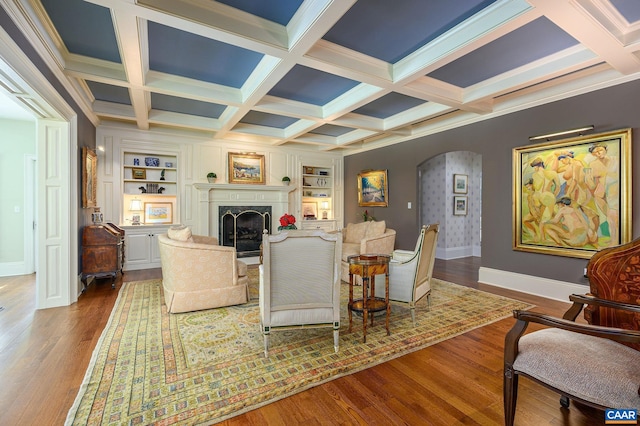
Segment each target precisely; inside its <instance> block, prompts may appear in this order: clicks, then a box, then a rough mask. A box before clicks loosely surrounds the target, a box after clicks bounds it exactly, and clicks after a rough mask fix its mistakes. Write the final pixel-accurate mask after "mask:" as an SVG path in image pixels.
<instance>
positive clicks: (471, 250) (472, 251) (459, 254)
mask: <svg viewBox="0 0 640 426" xmlns="http://www.w3.org/2000/svg"><path fill="white" fill-rule="evenodd" d="M477 252H479V250H476V248H475V247H473V246H466V247H452V248H441V247H436V259H442V260H451V259H461V258H463V257H470V256H477V257H480V256H478V255H477V254H476V253H477Z"/></svg>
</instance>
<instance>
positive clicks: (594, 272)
mask: <svg viewBox="0 0 640 426" xmlns="http://www.w3.org/2000/svg"><path fill="white" fill-rule="evenodd" d="M587 276H588V277H589V286H590V289H589V290H590V292H591V294H592V295H593V296H595V297H597V298H600V299H605V300H613V301H616V302H621V303H629V304H632V305H640V238H639V239H637V240H635V241H632V242H631V243H628V244H623V245H621V246H617V247H612V248H609V249H605V250H601V251H599V252H597V253H596V254H595V255H593V257H592V258H591V260H589V263H588V264H587ZM584 317H585V319H586V320H587V322H588V323H589V324H593V325H601V326H605V327H616V328H624V329H627V330H640V313H638V312H629V311H620V310H615V309H611V308H608V307H602V306H595V305H590V306H587V308H585V310H584ZM626 344H627V345H629V346H631V347H633V348H635V349H636V350H639V351H640V344H637V343H626Z"/></svg>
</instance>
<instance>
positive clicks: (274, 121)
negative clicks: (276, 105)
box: [240, 111, 298, 129]
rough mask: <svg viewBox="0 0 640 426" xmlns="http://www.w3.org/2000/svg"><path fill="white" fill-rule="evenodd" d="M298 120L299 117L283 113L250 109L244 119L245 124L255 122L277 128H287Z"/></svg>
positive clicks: (242, 121)
mask: <svg viewBox="0 0 640 426" xmlns="http://www.w3.org/2000/svg"><path fill="white" fill-rule="evenodd" d="M296 121H298V119H297V118H292V117H285V116H283V115H276V114H267V113H265V112H260V111H249V112H248V113H247V114H246V115H245V116H244V117H242V120H240V122H241V123H244V124H255V125H258V126H265V127H275V128H276V129H286V128H287V127H289V126H290V125H292V124H293V123H295V122H296Z"/></svg>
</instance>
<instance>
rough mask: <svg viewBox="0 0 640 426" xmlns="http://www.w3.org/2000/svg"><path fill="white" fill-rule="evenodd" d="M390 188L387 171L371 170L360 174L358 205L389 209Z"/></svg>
mask: <svg viewBox="0 0 640 426" xmlns="http://www.w3.org/2000/svg"><path fill="white" fill-rule="evenodd" d="M388 197H389V188H388V185H387V171H386V170H370V171H366V172H360V173H359V174H358V205H359V206H360V207H367V206H373V207H376V206H378V207H387V206H388V205H389V200H388Z"/></svg>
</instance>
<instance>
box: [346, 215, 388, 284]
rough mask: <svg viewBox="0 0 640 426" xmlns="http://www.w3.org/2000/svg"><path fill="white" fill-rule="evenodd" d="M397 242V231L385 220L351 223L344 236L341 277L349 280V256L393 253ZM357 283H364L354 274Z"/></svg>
mask: <svg viewBox="0 0 640 426" xmlns="http://www.w3.org/2000/svg"><path fill="white" fill-rule="evenodd" d="M395 244H396V231H394V230H393V229H389V228H387V224H386V222H385V221H384V220H381V221H377V222H376V221H368V222H361V223H350V224H348V225H347V227H346V228H344V231H343V236H342V262H341V263H342V264H341V272H340V278H341V279H342V281H347V282H349V262H347V258H348V257H349V256H352V255H358V254H391V252H393V248H394V246H395ZM354 279H355V284H357V285H362V279H361V278H360V277H359V276H357V275H356V276H354Z"/></svg>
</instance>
